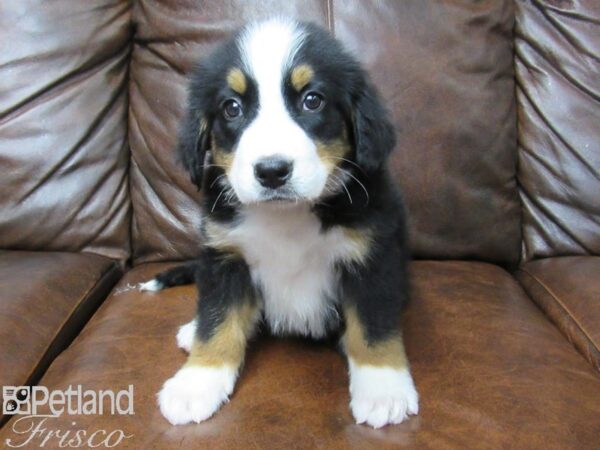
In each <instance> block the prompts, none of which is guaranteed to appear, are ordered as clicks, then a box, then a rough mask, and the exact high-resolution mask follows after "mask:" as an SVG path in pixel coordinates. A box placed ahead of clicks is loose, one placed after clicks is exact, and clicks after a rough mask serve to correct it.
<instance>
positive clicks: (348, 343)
mask: <svg viewBox="0 0 600 450" xmlns="http://www.w3.org/2000/svg"><path fill="white" fill-rule="evenodd" d="M344 312H345V315H346V331H345V332H344V336H343V338H342V343H343V345H344V349H345V351H346V354H347V356H348V357H349V358H352V360H353V361H354V362H355V363H356V364H358V365H370V366H387V367H393V368H396V369H402V368H405V367H407V366H408V363H407V359H406V352H405V350H404V342H403V341H402V336H401V334H400V331H398V333H397V334H394V335H393V336H391V337H390V338H388V339H386V340H384V341H381V342H376V343H373V344H369V343H368V342H367V340H366V338H365V332H364V329H363V326H362V324H361V323H360V319H359V318H358V315H357V313H356V309H355V308H354V307H347V308H345V310H344Z"/></svg>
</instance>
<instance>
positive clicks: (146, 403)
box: [0, 262, 600, 449]
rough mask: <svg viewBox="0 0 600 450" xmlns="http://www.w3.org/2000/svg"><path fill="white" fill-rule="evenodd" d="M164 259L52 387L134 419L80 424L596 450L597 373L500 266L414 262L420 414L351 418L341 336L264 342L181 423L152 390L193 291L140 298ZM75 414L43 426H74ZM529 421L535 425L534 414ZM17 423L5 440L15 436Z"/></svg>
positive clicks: (176, 442) (177, 443)
mask: <svg viewBox="0 0 600 450" xmlns="http://www.w3.org/2000/svg"><path fill="white" fill-rule="evenodd" d="M166 267H167V266H166V265H165V264H160V265H159V264H146V265H141V266H138V267H136V268H134V269H133V270H132V271H130V272H128V273H127V274H126V275H125V277H124V278H123V280H121V282H120V283H119V285H118V286H117V288H116V289H115V291H114V292H113V294H112V295H111V296H110V297H109V299H108V300H107V301H106V302H105V303H104V304H103V305H102V307H101V308H100V309H99V311H98V312H97V314H96V315H95V316H94V317H93V319H92V320H91V321H90V323H89V324H88V325H87V326H86V328H85V329H84V330H83V332H82V333H81V334H80V336H79V337H78V338H77V339H76V341H75V342H74V343H73V344H72V345H71V346H70V347H69V349H68V350H67V351H65V352H64V353H63V354H62V355H61V356H60V357H59V358H57V360H56V361H55V362H54V363H53V365H52V367H51V368H50V369H49V371H48V372H47V374H46V375H45V377H44V378H43V380H42V381H41V384H42V385H46V386H49V387H52V388H58V387H60V388H63V389H64V388H66V387H67V386H68V385H69V384H74V385H77V384H82V385H83V386H84V388H90V389H107V388H112V389H124V388H126V387H127V385H128V384H129V383H132V384H133V385H134V392H135V393H134V408H135V415H133V416H110V415H105V416H102V417H98V416H77V417H76V418H75V420H76V425H77V426H76V428H77V429H84V430H88V433H89V432H91V431H92V430H96V429H104V430H115V429H122V430H124V431H125V433H127V434H133V435H134V436H133V437H132V438H131V439H129V440H127V441H125V442H126V444H122V445H121V447H120V448H139V449H142V448H143V449H150V448H156V449H169V448H183V447H190V448H191V447H198V448H200V447H201V448H397V447H398V446H405V447H408V448H419V449H424V448H432V449H441V448H461V449H464V448H544V449H555V448H556V449H558V448H561V449H564V448H589V444H590V443H591V442H594V441H595V440H596V439H597V436H598V435H599V433H600V422H599V421H598V420H596V419H597V417H598V416H599V415H600V403H599V402H598V401H597V400H598V398H600V377H599V376H598V374H597V373H596V372H595V371H594V370H593V369H592V367H591V366H590V365H589V364H588V363H587V361H585V360H584V359H583V358H582V357H581V355H580V354H579V353H578V352H577V351H576V350H575V349H574V348H572V346H571V345H570V344H569V343H568V342H567V341H566V340H565V339H564V338H563V337H562V336H561V334H560V332H559V331H558V330H557V329H556V328H555V327H554V326H553V325H552V324H551V323H550V322H549V321H548V320H547V319H546V318H545V317H544V315H543V314H542V313H541V312H540V311H539V310H538V309H537V308H536V306H535V305H534V304H533V303H532V302H531V301H530V300H529V299H528V298H527V297H526V296H525V294H524V293H523V291H522V290H521V288H520V287H519V285H518V284H517V283H516V282H515V281H514V280H513V279H512V278H511V277H510V276H509V275H508V274H507V273H506V272H504V271H503V270H502V269H499V268H497V267H495V266H492V265H487V264H482V263H469V262H416V263H414V264H413V266H412V277H413V283H414V290H415V294H414V298H413V302H412V303H411V304H410V306H409V308H408V310H407V313H406V316H405V318H404V330H405V341H406V346H407V352H408V355H409V358H410V361H411V363H412V370H413V374H414V378H415V382H416V385H417V387H418V389H419V392H420V395H421V412H420V415H419V416H417V417H415V418H413V419H411V420H410V421H408V422H406V423H405V424H402V425H399V426H394V427H388V428H384V429H381V430H372V429H369V428H367V427H364V426H358V425H355V424H354V423H353V422H352V418H351V415H350V412H349V410H348V401H349V399H348V393H347V392H348V391H347V383H348V379H347V375H346V368H345V364H344V361H343V358H342V357H341V356H340V355H339V354H338V353H337V352H335V351H334V349H333V346H332V345H331V344H326V343H321V344H318V343H309V342H306V341H303V340H300V339H274V338H268V337H261V338H259V340H258V342H254V343H253V344H252V345H251V350H250V353H249V355H248V358H247V361H246V366H245V368H244V370H243V372H242V375H241V379H240V381H239V383H238V386H237V388H236V391H235V393H234V395H233V397H232V400H231V402H230V403H228V404H227V405H225V406H224V407H223V409H222V410H221V411H220V412H219V413H217V415H216V416H215V417H214V418H213V419H211V420H209V421H208V422H205V423H203V424H200V425H189V426H180V427H172V426H170V425H169V424H168V423H167V422H166V421H165V420H164V419H163V418H162V416H161V415H160V412H159V411H158V408H157V406H156V399H155V393H156V392H157V391H158V390H159V388H160V386H161V385H162V383H163V382H164V381H165V380H166V379H167V378H168V377H169V376H171V375H172V374H173V373H174V371H175V370H176V369H177V368H178V367H179V366H180V365H181V364H182V363H183V362H184V360H185V356H184V354H183V353H182V352H181V351H179V350H178V349H177V348H176V344H175V333H176V331H177V328H178V326H179V325H181V324H183V323H186V322H187V321H189V320H190V319H191V318H192V316H193V313H194V310H195V305H194V299H195V296H196V292H195V288H193V287H191V286H185V287H178V288H173V289H170V290H166V291H163V292H161V293H139V292H137V291H136V290H134V289H132V286H133V285H134V284H136V283H139V282H140V281H145V280H147V279H148V278H150V277H151V276H153V275H154V274H155V273H156V272H157V271H159V270H163V269H165V268H166ZM72 420H73V417H69V416H63V417H61V418H58V419H52V422H48V423H46V426H48V427H49V428H52V429H69V428H71V425H70V422H71V421H72ZM525 421H526V422H525ZM11 423H12V421H11V422H9V423H8V424H7V425H5V426H4V428H3V429H2V430H1V431H0V439H2V441H4V439H6V438H13V439H14V438H16V436H15V434H14V433H13V432H12V431H11Z"/></svg>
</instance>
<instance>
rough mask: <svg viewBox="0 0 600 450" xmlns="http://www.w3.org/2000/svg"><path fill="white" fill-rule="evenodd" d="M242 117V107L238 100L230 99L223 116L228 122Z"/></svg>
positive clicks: (224, 106)
mask: <svg viewBox="0 0 600 450" xmlns="http://www.w3.org/2000/svg"><path fill="white" fill-rule="evenodd" d="M241 115H242V105H240V104H239V103H238V102H237V100H234V99H232V98H230V99H229V100H227V101H226V102H225V103H224V104H223V116H225V118H226V119H227V120H233V119H236V118H238V117H240V116H241Z"/></svg>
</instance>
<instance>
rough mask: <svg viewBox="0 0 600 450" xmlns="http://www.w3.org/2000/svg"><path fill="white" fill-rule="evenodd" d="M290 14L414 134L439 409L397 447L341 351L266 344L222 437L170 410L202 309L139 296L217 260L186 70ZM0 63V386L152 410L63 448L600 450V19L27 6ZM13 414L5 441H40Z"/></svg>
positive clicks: (517, 6)
mask: <svg viewBox="0 0 600 450" xmlns="http://www.w3.org/2000/svg"><path fill="white" fill-rule="evenodd" d="M275 12H277V13H282V14H290V15H294V16H297V17H300V18H302V19H307V20H312V21H315V22H318V23H320V24H322V25H324V26H325V27H328V28H329V29H331V30H332V31H333V32H334V33H335V34H336V36H338V37H339V38H340V39H341V40H342V41H343V42H344V43H345V44H346V45H347V47H349V49H350V50H351V51H353V52H354V53H355V54H356V55H357V56H358V57H359V59H360V60H361V61H362V62H363V63H364V64H365V65H366V67H367V68H368V69H369V70H370V72H371V74H372V76H373V78H374V81H375V83H376V84H377V85H378V86H379V87H380V90H381V93H382V96H383V98H384V99H385V100H386V102H387V104H388V105H389V108H390V109H391V111H392V112H393V116H394V121H395V123H396V124H397V127H398V146H397V149H396V152H395V156H394V157H393V163H392V164H393V169H394V172H395V174H396V175H397V178H398V181H399V182H400V184H401V185H402V187H403V189H404V192H405V196H406V200H407V203H408V207H409V210H410V214H411V237H412V245H413V253H414V256H415V260H416V261H415V262H414V263H413V264H412V281H413V289H414V292H413V298H412V303H411V304H410V306H409V308H408V310H407V312H406V314H405V317H404V318H403V324H402V327H403V329H404V333H405V341H406V346H407V351H408V354H409V358H410V361H411V363H412V371H413V375H414V378H415V382H416V385H417V388H418V390H419V392H420V395H421V410H420V414H419V415H418V416H417V417H414V418H411V419H410V420H409V421H407V422H406V423H403V424H401V425H399V426H391V427H386V428H384V429H380V430H373V429H370V428H367V427H365V426H359V425H355V424H354V423H353V420H352V417H351V414H350V411H349V409H348V401H349V398H348V388H347V384H348V379H347V373H346V368H345V365H344V362H343V359H342V357H341V356H340V355H339V354H338V353H337V352H336V350H335V348H334V345H332V344H330V343H310V342H306V341H304V340H300V339H273V338H270V337H268V336H261V337H259V338H258V339H257V340H256V341H255V342H254V343H253V344H252V345H251V350H250V352H249V355H248V357H247V361H246V367H245V369H244V372H243V374H242V376H241V378H240V381H239V383H238V385H237V388H236V391H235V393H234V395H233V398H232V401H231V402H230V403H229V404H227V405H225V406H224V407H223V408H222V410H221V411H220V412H218V414H217V415H216V416H215V417H214V418H212V419H211V420H209V421H208V422H206V423H203V424H200V425H189V426H181V427H172V426H171V425H169V423H167V421H166V420H164V419H163V418H162V416H161V415H160V412H159V411H158V408H157V406H156V401H155V394H156V392H157V391H158V390H159V388H160V386H161V384H162V383H163V382H164V381H165V380H166V379H167V378H168V377H169V376H170V375H172V373H174V371H175V370H176V368H178V367H179V366H180V365H181V364H182V363H183V361H184V359H185V355H184V354H183V353H182V352H181V351H179V350H178V349H177V347H176V344H175V333H176V330H177V328H178V326H179V325H181V324H183V323H185V322H187V321H189V320H190V319H191V318H192V315H193V312H194V309H195V305H194V303H195V299H196V295H197V294H196V289H195V287H193V286H186V287H180V288H174V289H170V290H166V291H164V292H161V293H140V292H138V291H137V290H136V289H135V284H136V283H139V282H141V281H144V280H147V279H149V278H150V277H151V276H152V275H153V274H155V273H156V272H157V271H159V270H162V269H164V268H166V267H168V266H169V265H172V264H174V262H175V261H180V260H186V259H189V258H192V257H193V256H194V255H195V254H196V253H197V251H198V224H199V220H200V216H199V214H198V204H199V199H200V196H201V194H198V193H197V192H196V189H195V187H194V186H193V185H192V184H191V183H190V182H189V181H188V178H187V176H186V175H185V174H184V172H183V171H182V170H181V169H180V168H179V167H177V165H176V164H175V163H174V157H173V148H174V140H175V136H176V130H177V125H178V122H179V120H180V118H181V115H182V111H183V108H184V101H185V88H186V74H187V73H188V72H189V70H190V68H191V66H192V64H193V62H194V60H195V59H196V58H198V57H201V56H202V55H205V54H206V53H207V52H208V51H209V50H210V49H211V48H212V47H213V45H214V44H215V43H216V42H218V41H219V40H220V39H221V38H223V37H224V36H226V35H227V34H228V33H229V32H230V31H231V30H232V29H234V28H235V27H237V26H238V25H240V24H243V23H245V22H246V21H248V20H251V19H256V18H261V17H265V16H267V15H270V14H273V13H275ZM0 49H2V51H0V167H1V168H2V176H1V177H0V192H1V193H2V195H1V196H0V248H3V249H4V250H2V251H1V252H0V343H1V347H0V348H1V349H2V351H1V354H0V384H1V385H3V386H6V385H26V384H34V383H39V384H40V385H43V386H47V387H48V388H49V389H66V388H67V386H69V385H82V386H83V387H84V388H86V389H94V390H100V389H113V390H118V389H123V388H126V387H127V386H128V385H129V384H133V385H134V389H135V397H134V407H135V414H134V415H127V416H111V415H106V414H105V415H102V416H99V415H92V416H68V415H63V416H61V417H59V418H55V419H51V420H49V421H47V422H46V423H45V427H46V428H47V429H48V430H55V429H60V430H85V432H86V433H88V436H89V435H90V434H91V433H93V432H94V431H96V430H105V431H106V432H107V433H109V432H111V431H113V430H116V429H120V430H123V431H124V432H125V433H126V434H127V435H132V436H131V437H129V438H127V439H124V440H123V442H122V443H121V444H120V446H119V448H139V449H148V448H158V449H167V448H180V447H181V448H185V447H190V448H192V447H201V448H386V447H404V446H406V447H413V448H432V449H441V448H544V449H553V448H561V449H563V448H574V449H587V448H594V447H595V448H598V446H599V445H600V373H599V370H600V257H599V256H598V255H600V78H599V76H598V74H599V73H600V62H599V61H600V59H599V58H600V56H599V55H600V7H599V6H598V1H597V0H578V1H572V0H560V1H559V0H544V1H540V0H518V1H509V0H488V1H475V0H472V1H461V2H457V1H450V0H437V1H434V0H406V1H394V0H386V1H384V0H381V1H379V0H378V1H376V2H375V1H372V2H371V1H361V0H302V1H285V2H284V1H271V0H264V1H254V2H242V1H237V0H224V1H214V2H201V1H190V0H169V1H167V0H164V1H156V0H154V1H150V0H144V1H142V0H139V1H138V0H135V1H132V2H129V1H119V0H86V1H70V0H54V1H52V2H48V1H44V0H18V1H17V0H15V1H3V2H1V3H0ZM17 418H18V416H16V417H13V418H10V417H9V416H4V417H3V420H2V424H3V426H2V428H1V429H0V442H1V443H2V444H1V445H8V444H7V442H8V441H6V439H12V441H11V442H12V443H13V444H14V443H19V442H22V441H23V440H24V436H25V435H19V434H17V433H16V432H15V430H14V426H15V420H16V419H17ZM73 432H75V431H73ZM27 445H28V446H30V447H31V448H37V447H39V445H40V440H39V439H37V440H33V441H32V442H30V443H28V444H27ZM26 447H27V446H26ZM26 447H24V448H26ZM45 447H46V448H57V447H58V441H57V440H56V439H55V438H53V437H51V438H49V441H48V443H46V445H45Z"/></svg>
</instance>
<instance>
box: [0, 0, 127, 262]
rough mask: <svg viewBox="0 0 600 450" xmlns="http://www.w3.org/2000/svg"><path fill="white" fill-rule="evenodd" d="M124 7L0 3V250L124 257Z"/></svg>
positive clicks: (111, 2) (38, 0) (98, 2)
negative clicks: (84, 253) (88, 253)
mask: <svg viewBox="0 0 600 450" xmlns="http://www.w3.org/2000/svg"><path fill="white" fill-rule="evenodd" d="M129 18H130V17H129V2H128V1H126V0H122V1H118V0H86V1H85V2H72V1H69V0H57V1H53V2H46V1H44V0H19V1H3V2H0V80H2V82H1V83H0V167H2V176H1V177H0V192H2V195H1V196H0V211H2V215H1V217H0V248H12V249H26V250H61V251H91V252H95V253H98V254H102V255H105V256H109V257H113V258H126V257H127V255H128V254H129V249H128V246H129V214H130V213H129V209H130V202H129V195H128V192H127V190H128V185H127V184H128V177H127V168H128V162H129V156H128V146H127V140H126V138H127V129H126V124H127V122H126V114H127V91H126V88H127V84H126V81H127V65H128V62H129V48H130V42H129V38H130V24H129Z"/></svg>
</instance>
